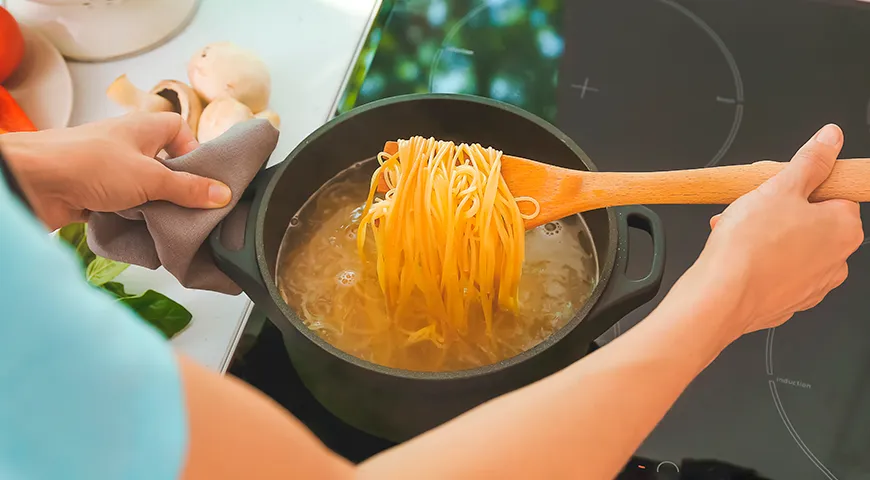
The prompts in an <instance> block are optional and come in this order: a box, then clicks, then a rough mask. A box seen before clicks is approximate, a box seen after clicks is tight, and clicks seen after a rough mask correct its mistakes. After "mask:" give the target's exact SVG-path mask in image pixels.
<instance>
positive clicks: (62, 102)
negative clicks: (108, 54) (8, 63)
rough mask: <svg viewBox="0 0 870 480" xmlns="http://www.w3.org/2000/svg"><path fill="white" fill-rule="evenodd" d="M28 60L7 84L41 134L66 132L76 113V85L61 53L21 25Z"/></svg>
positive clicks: (25, 57)
mask: <svg viewBox="0 0 870 480" xmlns="http://www.w3.org/2000/svg"><path fill="white" fill-rule="evenodd" d="M20 26H21V33H22V35H23V36H24V59H23V60H22V61H21V65H19V66H18V68H17V69H16V70H15V73H13V74H12V77H10V78H8V79H7V80H6V82H4V83H3V87H4V88H6V90H9V93H10V94H11V95H12V98H14V99H15V101H16V102H18V104H19V105H20V106H21V108H22V109H23V110H24V113H26V114H27V116H28V117H30V120H31V121H32V122H33V124H34V125H36V128H37V129H39V130H46V129H49V128H63V127H66V126H67V125H68V124H69V119H70V115H72V109H73V84H72V77H70V74H69V69H68V68H67V66H66V62H65V61H64V59H63V56H61V54H60V52H59V51H58V50H57V48H55V46H54V45H52V44H51V42H49V41H48V39H46V38H45V37H44V36H43V35H42V34H41V33H39V32H38V31H36V29H34V28H30V27H28V26H27V25H23V24H21V25H20Z"/></svg>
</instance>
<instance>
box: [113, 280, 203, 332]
mask: <svg viewBox="0 0 870 480" xmlns="http://www.w3.org/2000/svg"><path fill="white" fill-rule="evenodd" d="M118 301H119V302H121V303H123V304H126V305H127V306H129V307H130V308H132V309H133V311H134V312H136V313H137V314H138V315H139V316H140V317H141V318H142V319H143V320H145V321H146V322H148V323H150V324H151V325H153V326H154V327H155V328H157V329H158V330H160V331H161V332H162V333H163V335H165V336H166V338H172V337H174V336H175V335H176V334H178V332H180V331H182V330H184V328H185V327H187V325H188V324H190V320H191V318H193V315H192V314H191V313H190V312H189V311H187V309H186V308H184V307H182V306H181V305H180V304H178V303H177V302H175V301H174V300H172V299H170V298H169V297H167V296H166V295H163V294H162V293H157V292H155V291H154V290H148V291H146V292H145V293H143V294H142V295H136V296H128V297H124V298H120V299H119V300H118Z"/></svg>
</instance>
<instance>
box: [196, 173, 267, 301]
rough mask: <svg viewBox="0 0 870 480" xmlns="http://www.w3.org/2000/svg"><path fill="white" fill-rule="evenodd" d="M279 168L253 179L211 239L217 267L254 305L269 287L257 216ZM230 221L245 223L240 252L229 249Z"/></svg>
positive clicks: (209, 238) (236, 249)
mask: <svg viewBox="0 0 870 480" xmlns="http://www.w3.org/2000/svg"><path fill="white" fill-rule="evenodd" d="M277 167H278V165H276V166H274V167H271V168H267V169H265V170H262V171H260V173H258V174H257V176H255V177H254V179H253V180H252V181H251V183H250V185H248V188H247V189H246V190H245V192H244V193H243V194H242V197H241V198H240V199H239V202H238V204H237V205H236V207H235V208H234V209H233V211H231V212H230V213H229V215H227V216H226V217H225V218H224V220H223V221H221V222H220V223H218V225H217V226H216V227H215V228H214V230H212V232H211V234H209V237H208V243H209V246H210V247H211V251H212V256H213V257H214V261H215V264H216V265H217V267H218V268H219V269H220V270H221V271H222V272H224V273H225V274H226V275H227V276H228V277H230V279H232V280H233V281H234V282H236V284H237V285H238V286H239V287H241V288H242V290H244V292H245V293H246V294H247V295H248V296H249V297H250V298H251V299H252V300H253V301H254V303H256V302H257V300H258V299H263V298H265V296H268V293H267V291H266V284H265V282H264V281H263V275H262V274H261V273H260V267H259V264H258V262H257V250H256V242H255V240H254V239H255V236H256V218H257V212H258V211H259V210H260V208H259V206H260V205H261V204H262V202H263V197H264V193H265V190H266V185H268V184H269V181H271V179H272V177H273V176H274V175H275V172H276V171H277V170H278V168H277ZM235 216H241V217H242V218H233V217H235ZM231 221H234V222H235V221H238V222H241V223H242V227H241V228H242V229H243V232H244V236H243V238H242V239H241V242H240V244H239V245H233V246H232V247H237V248H232V247H230V246H227V244H226V242H225V241H224V240H225V239H224V237H223V232H224V227H225V224H227V223H229V222H231Z"/></svg>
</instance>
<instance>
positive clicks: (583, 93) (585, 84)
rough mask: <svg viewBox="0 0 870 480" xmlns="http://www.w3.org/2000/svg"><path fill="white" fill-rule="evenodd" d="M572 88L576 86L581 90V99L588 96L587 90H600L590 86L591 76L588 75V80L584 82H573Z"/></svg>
mask: <svg viewBox="0 0 870 480" xmlns="http://www.w3.org/2000/svg"><path fill="white" fill-rule="evenodd" d="M571 88H576V89H578V90H580V100H583V99H584V98H585V97H586V92H587V91H589V92H598V91H599V90H598V89H597V88H594V87H590V86H589V77H586V80H584V81H583V84H582V85H581V84H576V83H575V84H572V85H571Z"/></svg>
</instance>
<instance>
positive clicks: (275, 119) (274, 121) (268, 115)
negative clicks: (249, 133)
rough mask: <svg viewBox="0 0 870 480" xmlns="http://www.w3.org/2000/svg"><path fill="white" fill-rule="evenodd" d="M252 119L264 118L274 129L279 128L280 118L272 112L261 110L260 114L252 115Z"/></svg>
mask: <svg viewBox="0 0 870 480" xmlns="http://www.w3.org/2000/svg"><path fill="white" fill-rule="evenodd" d="M254 117H256V118H265V119H266V120H268V121H269V123H271V124H272V126H273V127H275V128H276V129H279V128H281V117H279V116H278V114H277V113H275V112H273V111H272V110H263V111H262V112H260V113H258V114H256V115H254Z"/></svg>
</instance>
